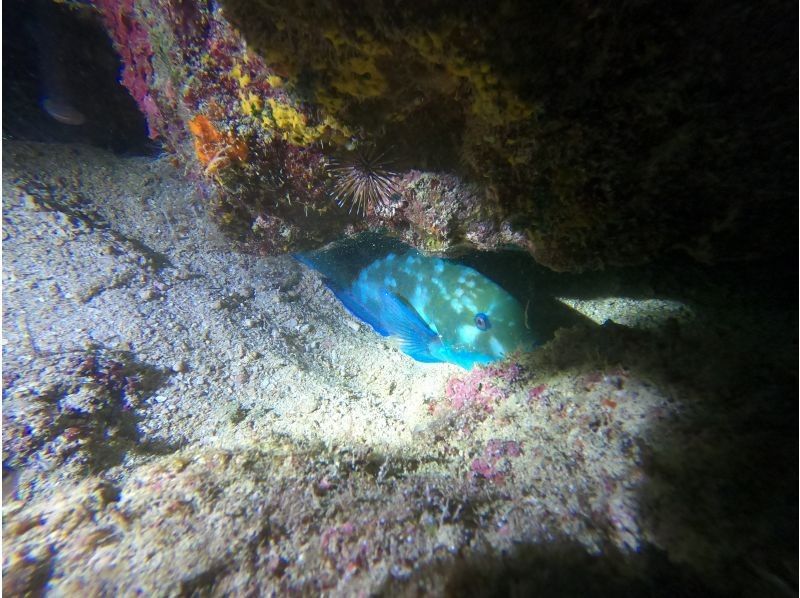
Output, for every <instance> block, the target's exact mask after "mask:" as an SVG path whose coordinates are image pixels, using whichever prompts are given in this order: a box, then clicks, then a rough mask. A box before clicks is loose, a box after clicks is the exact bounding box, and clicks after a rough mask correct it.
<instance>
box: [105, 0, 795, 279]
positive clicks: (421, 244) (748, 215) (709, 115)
mask: <svg viewBox="0 0 800 598" xmlns="http://www.w3.org/2000/svg"><path fill="white" fill-rule="evenodd" d="M98 7H99V8H100V10H101V12H102V13H103V15H104V17H105V22H106V25H107V27H108V30H109V33H110V34H111V36H112V37H113V38H114V40H115V44H116V47H117V48H118V50H119V51H120V54H121V56H122V59H123V62H124V63H125V70H124V72H123V83H124V84H125V85H126V86H127V87H128V89H129V90H130V91H131V93H132V95H133V96H134V98H135V99H136V100H137V102H138V104H139V106H140V108H141V110H142V111H143V113H144V114H145V115H146V116H147V118H148V122H149V124H150V131H151V134H152V135H158V136H159V137H160V138H161V139H162V140H163V142H164V144H165V146H166V148H167V149H168V150H169V151H172V152H174V153H175V154H176V156H177V157H178V158H179V159H180V160H181V161H183V162H185V163H187V164H189V165H191V166H192V167H193V170H194V172H195V174H196V175H197V176H198V178H200V179H201V180H202V181H203V184H204V186H205V187H206V188H207V189H208V190H209V194H210V196H211V200H210V202H211V207H212V209H213V211H214V212H215V213H216V215H217V217H218V220H219V222H221V223H222V225H223V226H224V227H225V228H226V229H227V230H228V231H229V232H230V233H231V235H232V236H233V237H234V238H235V239H237V240H239V241H241V242H243V243H244V244H245V245H246V246H248V247H250V248H252V249H254V250H258V251H262V252H268V253H275V252H285V251H297V250H304V249H308V248H313V247H318V246H320V245H322V244H324V243H325V242H327V241H329V240H332V239H334V238H337V237H341V236H342V235H343V234H350V233H352V232H357V231H359V230H364V229H372V230H376V229H378V228H383V229H385V230H388V231H390V232H392V233H394V234H396V235H398V236H401V237H402V238H403V239H404V240H405V241H407V242H408V243H410V244H411V245H413V246H414V247H416V248H417V249H420V250H423V251H437V252H453V251H456V250H458V248H459V247H461V246H464V245H466V246H472V247H478V248H482V249H496V248H498V247H500V246H503V245H516V246H518V247H521V248H523V249H525V250H526V251H528V252H530V253H531V254H532V255H533V256H534V257H535V258H536V260H537V261H538V262H540V263H542V264H544V265H547V266H549V267H551V268H553V269H557V270H581V269H595V268H602V267H605V266H607V265H612V264H629V263H637V262H643V261H648V260H651V259H653V258H655V257H657V256H659V255H662V254H664V253H666V252H668V251H672V250H676V249H678V250H683V251H685V252H687V253H689V254H690V255H692V256H693V257H695V258H696V259H698V260H701V261H705V262H713V261H719V260H736V259H746V258H752V257H769V256H774V255H777V254H779V253H780V252H781V251H782V250H783V249H782V247H783V244H784V243H785V242H786V241H787V240H789V239H791V238H793V235H794V228H793V222H794V218H793V213H794V181H793V179H792V177H793V176H794V175H793V173H794V172H795V164H796V156H797V148H796V144H795V142H794V139H793V137H792V134H791V133H790V132H791V131H794V130H795V129H796V113H795V111H794V102H795V95H796V94H795V91H794V86H793V84H792V82H793V81H795V80H796V66H795V64H796V60H791V59H790V60H787V59H786V58H787V57H786V52H791V53H792V54H794V52H795V50H794V49H793V48H794V44H793V39H794V30H793V28H792V26H790V25H789V24H790V23H792V22H793V21H794V19H793V16H794V6H793V5H792V4H791V3H789V2H785V1H781V0H772V1H770V2H766V3H759V5H758V6H755V7H754V6H751V5H749V4H745V3H740V2H739V3H732V4H731V3H728V4H725V5H703V6H698V5H695V4H692V3H686V2H681V3H678V4H674V3H670V4H667V5H665V4H663V3H658V2H644V3H636V4H635V5H617V4H611V5H607V6H601V7H597V6H590V5H587V4H585V3H583V2H578V1H573V2H566V3H557V4H551V3H547V2H540V3H538V4H537V5H534V6H531V5H530V4H529V3H525V2H513V1H512V2H506V3H503V5H502V7H501V8H497V7H495V6H493V5H486V7H477V6H474V5H465V4H463V3H459V2H451V1H442V2H437V3H433V4H430V5H428V6H426V7H425V8H424V9H420V7H419V6H416V5H415V6H413V7H410V6H409V7H404V6H400V5H397V4H396V3H393V2H375V3H370V4H369V7H366V6H365V7H363V8H359V7H357V6H354V5H351V4H350V3H344V2H338V1H334V2H318V1H315V0H296V1H293V2H290V3H273V4H267V3H263V2H256V1H252V0H227V1H225V2H224V16H223V11H222V10H221V9H219V8H216V7H214V5H208V4H205V3H196V2H177V1H174V0H173V1H167V2H161V1H158V2H156V1H153V0H150V1H145V2H140V3H135V5H134V3H133V2H131V1H130V0H103V2H98ZM228 19H229V20H230V21H228ZM234 27H235V29H234ZM239 32H241V33H239ZM788 44H791V45H788ZM789 47H791V48H792V50H787V48H789ZM381 156H382V158H381V159H380V160H378V159H377V157H381ZM433 172H436V173H438V174H436V175H434V174H432V173H433ZM354 198H355V199H356V200H357V201H358V202H359V208H358V209H352V207H351V206H350V205H348V204H349V203H350V200H351V199H354ZM337 200H338V203H340V204H342V205H341V206H340V205H337ZM359 212H363V215H362V214H360V213H359ZM790 213H791V214H792V217H791V218H786V216H787V215H789V214H790Z"/></svg>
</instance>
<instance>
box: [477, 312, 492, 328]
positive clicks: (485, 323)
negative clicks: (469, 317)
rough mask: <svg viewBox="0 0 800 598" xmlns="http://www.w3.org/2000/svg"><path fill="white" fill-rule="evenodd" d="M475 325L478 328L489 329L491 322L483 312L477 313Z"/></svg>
mask: <svg viewBox="0 0 800 598" xmlns="http://www.w3.org/2000/svg"><path fill="white" fill-rule="evenodd" d="M475 326H476V327H477V328H478V330H489V328H491V327H492V323H491V322H490V321H489V316H487V315H486V314H485V313H478V314H475Z"/></svg>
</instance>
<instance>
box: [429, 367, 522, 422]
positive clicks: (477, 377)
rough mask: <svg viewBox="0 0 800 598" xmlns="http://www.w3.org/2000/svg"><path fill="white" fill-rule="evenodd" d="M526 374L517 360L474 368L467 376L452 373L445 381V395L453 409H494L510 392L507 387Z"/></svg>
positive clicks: (491, 410) (490, 410) (519, 380)
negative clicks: (472, 407) (470, 407)
mask: <svg viewBox="0 0 800 598" xmlns="http://www.w3.org/2000/svg"><path fill="white" fill-rule="evenodd" d="M524 377H525V370H524V368H523V367H522V366H521V365H520V364H518V363H516V362H510V363H503V364H501V365H490V366H487V367H484V368H481V367H476V368H473V369H472V371H470V372H469V373H468V374H467V375H466V376H454V377H452V378H450V379H449V380H448V381H447V385H446V386H445V396H446V397H447V399H448V400H449V402H450V406H451V407H453V408H454V409H456V410H459V411H460V410H462V409H464V408H465V407H469V406H475V407H477V409H478V410H479V411H482V412H483V413H484V414H490V413H492V412H494V405H495V404H496V403H498V402H500V401H502V400H504V399H507V398H508V396H509V394H510V390H511V389H510V388H509V387H510V386H513V385H515V384H517V383H519V382H521V381H522V380H523V379H524Z"/></svg>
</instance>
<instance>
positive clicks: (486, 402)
mask: <svg viewBox="0 0 800 598" xmlns="http://www.w3.org/2000/svg"><path fill="white" fill-rule="evenodd" d="M3 149H4V152H3V464H4V475H3V495H4V500H3V548H4V550H3V591H4V593H5V594H7V595H9V596H12V595H22V594H24V593H26V592H32V593H39V592H46V593H48V594H50V593H52V595H65V596H71V595H76V594H78V593H82V594H84V595H92V596H94V595H120V596H126V595H134V594H137V595H148V596H173V595H201V596H202V595H242V596H262V595H270V594H276V595H281V594H285V593H287V592H294V593H301V594H312V595H315V594H320V593H327V594H332V595H358V594H362V595H368V594H385V595H443V594H446V595H454V596H461V595H487V594H488V595H507V594H514V595H529V594H532V593H534V592H536V593H539V594H543V595H562V596H563V595H581V596H585V595H620V594H625V595H642V594H646V595H663V596H674V595H688V594H692V595H694V594H697V593H703V594H705V595H709V594H717V593H718V594H729V595H731V594H732V595H737V594H740V595H761V596H764V595H784V592H786V591H789V592H790V593H791V592H793V591H796V587H797V586H796V584H797V536H796V529H797V461H796V454H797V452H796V451H797V430H796V427H795V419H796V416H797V399H796V383H797V363H796V356H797V353H796V350H797V339H796V331H797V314H796V309H794V308H796V305H795V306H794V307H791V306H790V307H786V306H784V305H783V304H781V303H780V302H778V303H777V304H776V303H774V302H770V301H763V302H761V301H757V300H754V299H753V297H756V298H757V297H758V293H757V292H755V293H753V292H750V293H746V294H744V295H742V296H741V297H740V296H739V295H737V294H736V293H737V292H738V291H739V290H740V289H737V288H735V287H734V288H733V291H732V290H731V286H730V285H727V286H726V284H727V283H724V282H719V283H718V282H716V281H715V280H713V279H708V278H703V277H700V276H697V277H695V278H694V279H693V278H692V277H691V274H688V275H686V276H687V277H688V278H684V279H681V280H680V281H678V282H676V283H675V284H676V287H681V286H682V285H684V283H685V282H686V280H687V279H688V280H689V284H690V286H691V289H692V291H691V292H687V293H676V294H675V296H670V297H666V296H659V294H658V293H653V296H647V297H635V298H631V297H624V296H622V297H597V298H586V297H572V298H569V297H565V298H564V303H565V304H567V305H569V306H570V307H571V308H574V309H576V310H579V311H580V312H582V313H583V314H584V315H585V316H586V318H587V322H590V321H593V322H596V323H597V324H585V325H576V326H573V327H571V328H566V329H562V330H560V331H559V332H558V333H557V334H556V336H555V338H554V339H553V340H551V341H550V342H548V343H547V344H545V345H544V346H543V347H541V348H539V349H538V350H536V351H535V352H533V353H531V354H529V355H524V356H519V357H518V358H516V359H515V360H513V361H512V362H508V363H503V364H499V365H497V366H496V367H492V368H489V369H483V370H481V369H477V370H474V371H472V372H464V371H462V370H460V369H458V368H456V367H455V366H452V365H447V364H433V365H432V364H422V363H417V362H414V361H413V360H411V359H410V358H408V357H407V356H405V355H404V354H402V353H400V352H398V351H397V349H396V348H394V347H393V346H392V344H391V343H390V342H387V341H386V340H384V339H382V338H381V337H379V336H378V335H376V334H375V333H374V332H373V331H372V330H371V329H369V327H368V326H365V325H363V324H361V323H359V322H358V321H356V320H354V319H353V317H352V316H350V315H349V314H348V313H347V312H346V311H345V310H344V309H343V308H342V307H341V306H340V304H339V303H338V302H337V301H336V299H335V298H334V297H333V296H332V294H331V293H330V292H329V291H328V290H327V289H326V288H325V286H324V285H323V284H322V281H321V280H320V278H319V276H318V275H317V274H316V273H314V272H312V271H310V270H308V269H306V268H305V267H304V266H302V265H301V264H299V263H298V262H297V261H295V260H294V259H292V258H291V257H289V256H280V257H259V256H254V255H247V254H244V253H241V252H238V251H236V248H235V247H234V245H233V244H232V243H231V242H230V241H228V240H227V239H225V238H224V237H223V236H222V235H221V233H220V232H219V231H218V230H217V228H216V226H215V225H214V224H213V223H212V222H210V221H209V219H208V216H207V213H206V206H205V203H204V202H205V200H203V199H202V195H201V194H200V193H198V192H197V190H196V188H195V187H194V186H193V185H192V184H191V183H188V182H186V180H185V179H184V177H182V174H181V173H180V172H179V171H178V170H176V169H175V168H174V167H173V166H171V165H170V163H169V161H168V160H166V159H151V158H121V157H117V156H114V155H112V154H109V153H106V152H104V151H101V150H99V149H93V148H90V147H86V146H77V145H56V144H33V143H23V142H5V143H4V148H3ZM732 293H733V294H732ZM677 295H682V296H680V297H678V296H677ZM793 310H794V311H793ZM790 595H791V594H790Z"/></svg>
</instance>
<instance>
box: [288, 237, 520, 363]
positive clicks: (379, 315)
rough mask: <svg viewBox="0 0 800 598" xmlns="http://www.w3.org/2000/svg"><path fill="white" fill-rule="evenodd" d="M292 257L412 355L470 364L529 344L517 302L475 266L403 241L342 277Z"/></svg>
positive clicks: (327, 265) (325, 264)
mask: <svg viewBox="0 0 800 598" xmlns="http://www.w3.org/2000/svg"><path fill="white" fill-rule="evenodd" d="M295 257H297V258H298V259H299V260H300V261H301V262H303V263H305V264H306V265H308V266H310V267H311V268H314V269H316V270H318V271H320V272H321V273H322V274H323V275H324V277H325V283H326V285H327V286H328V287H329V288H330V289H331V290H332V291H333V293H334V294H335V295H336V297H338V299H339V300H340V301H341V302H342V303H343V304H344V306H345V307H346V308H347V309H348V310H349V311H350V312H351V313H352V314H353V315H354V316H356V317H357V318H359V319H360V320H362V321H364V322H366V323H367V324H369V325H370V326H371V327H372V328H373V329H374V330H375V332H377V333H378V334H380V335H383V336H388V337H390V338H392V339H394V340H395V341H396V342H397V345H398V347H399V348H400V350H401V351H403V352H404V353H406V354H407V355H409V356H410V357H412V358H414V359H416V360H417V361H422V362H428V363H433V362H449V363H454V364H456V365H458V366H461V367H462V368H465V369H470V368H472V366H473V365H475V364H487V363H491V362H493V361H497V360H499V359H502V358H503V357H505V356H507V355H509V354H510V353H512V352H514V351H516V350H518V349H520V350H523V351H524V350H530V349H532V348H533V346H534V344H535V341H534V337H533V335H532V334H531V332H530V330H528V328H527V325H526V315H525V310H523V308H522V306H521V305H520V303H519V302H518V301H517V300H516V299H515V298H514V297H512V296H511V295H510V294H509V293H508V292H506V291H505V290H504V289H503V288H502V287H500V286H499V285H498V284H496V283H494V282H493V281H491V280H490V279H489V278H487V277H486V276H484V275H483V274H481V273H479V272H478V271H476V270H474V269H472V268H469V267H467V266H464V265H461V264H458V263H456V262H452V261H449V260H445V259H441V258H437V257H427V256H425V255H423V254H421V253H419V252H418V251H416V250H413V249H410V248H409V249H408V250H407V251H405V252H401V251H393V252H391V253H388V254H387V255H384V256H383V257H381V258H379V259H376V260H374V261H373V262H371V263H369V264H368V265H367V266H365V267H363V268H362V269H360V271H357V272H356V273H354V276H353V277H352V279H351V280H349V281H342V280H341V277H337V276H336V268H333V267H331V262H330V261H326V260H324V259H320V258H318V257H314V256H312V255H299V256H295ZM337 278H338V280H337Z"/></svg>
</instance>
